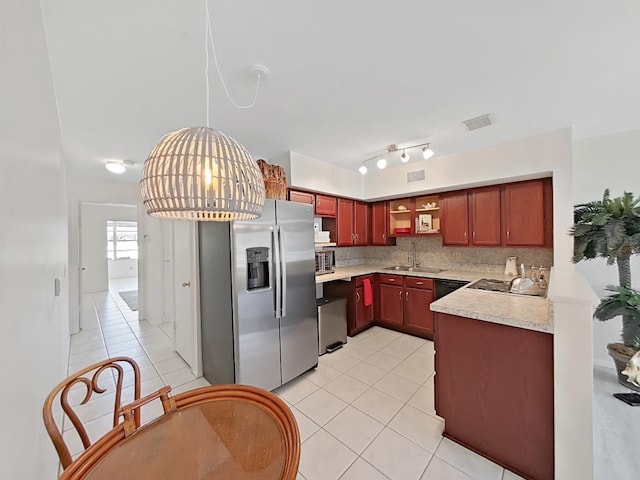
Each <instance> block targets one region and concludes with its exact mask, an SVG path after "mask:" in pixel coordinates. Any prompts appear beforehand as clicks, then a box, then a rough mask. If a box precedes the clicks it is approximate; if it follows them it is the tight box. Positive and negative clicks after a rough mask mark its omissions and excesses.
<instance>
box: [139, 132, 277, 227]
mask: <svg viewBox="0 0 640 480" xmlns="http://www.w3.org/2000/svg"><path fill="white" fill-rule="evenodd" d="M140 187H141V190H142V200H143V203H144V205H145V207H146V208H147V213H148V214H149V215H151V216H154V217H159V218H168V219H173V220H202V221H208V220H214V221H231V220H249V219H252V218H256V217H259V216H260V215H262V207H263V206H264V198H265V190H264V181H263V179H262V174H261V172H260V169H259V168H258V165H257V163H256V162H255V161H254V160H253V158H252V157H251V154H249V152H248V151H247V149H246V148H245V147H244V146H242V145H241V144H239V143H238V142H236V141H235V140H234V139H233V138H231V137H228V136H227V135H225V134H224V133H222V132H219V131H217V130H214V129H211V128H206V127H193V128H183V129H182V130H178V131H175V132H171V133H168V134H167V135H165V136H164V137H162V138H161V139H160V141H159V142H158V144H157V145H156V146H155V147H154V149H153V150H152V151H151V153H150V154H149V158H147V160H146V161H145V163H144V168H143V172H142V180H141V181H140Z"/></svg>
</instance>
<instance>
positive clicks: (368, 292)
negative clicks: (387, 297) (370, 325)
mask: <svg viewBox="0 0 640 480" xmlns="http://www.w3.org/2000/svg"><path fill="white" fill-rule="evenodd" d="M362 286H363V287H364V306H365V307H368V306H369V305H371V304H372V303H373V289H372V288H371V280H369V279H368V278H363V279H362Z"/></svg>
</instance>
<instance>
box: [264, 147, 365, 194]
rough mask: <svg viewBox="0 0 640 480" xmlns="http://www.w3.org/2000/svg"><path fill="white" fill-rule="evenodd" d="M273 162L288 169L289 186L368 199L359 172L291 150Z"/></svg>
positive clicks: (273, 159) (275, 158)
mask: <svg viewBox="0 0 640 480" xmlns="http://www.w3.org/2000/svg"><path fill="white" fill-rule="evenodd" d="M269 162H270V163H274V164H276V165H280V166H281V167H282V168H283V169H284V171H285V174H286V175H287V184H288V185H289V187H298V188H303V189H307V190H313V191H317V192H325V193H329V194H332V195H339V196H343V197H349V198H357V199H364V178H363V176H362V175H361V174H360V173H359V172H357V171H353V170H348V169H346V168H341V167H338V166H336V165H332V164H330V163H327V162H323V161H321V160H317V159H315V158H311V157H307V156H306V155H302V154H300V153H296V152H287V153H285V154H283V155H279V156H277V157H274V158H272V159H270V160H269Z"/></svg>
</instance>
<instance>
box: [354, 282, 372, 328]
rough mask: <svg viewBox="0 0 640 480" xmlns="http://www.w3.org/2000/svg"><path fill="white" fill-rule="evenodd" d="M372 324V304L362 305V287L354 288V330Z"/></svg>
mask: <svg viewBox="0 0 640 480" xmlns="http://www.w3.org/2000/svg"><path fill="white" fill-rule="evenodd" d="M372 322H373V303H372V304H371V305H366V306H365V304H364V287H356V328H362V327H366V326H367V325H369V324H370V323H372Z"/></svg>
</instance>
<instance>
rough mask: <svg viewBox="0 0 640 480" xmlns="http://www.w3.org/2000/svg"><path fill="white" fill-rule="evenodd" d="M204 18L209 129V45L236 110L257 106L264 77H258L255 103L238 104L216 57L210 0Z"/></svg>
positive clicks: (226, 92)
mask: <svg viewBox="0 0 640 480" xmlns="http://www.w3.org/2000/svg"><path fill="white" fill-rule="evenodd" d="M204 18H205V38H204V45H205V85H206V89H207V127H210V125H209V44H211V53H212V54H213V63H214V65H215V67H216V71H217V72H218V78H220V83H221V84H222V88H223V89H224V93H225V94H226V95H227V98H228V99H229V101H230V102H231V104H232V105H233V106H234V107H236V108H252V107H253V106H254V105H255V104H256V100H257V99H258V92H259V91H260V80H261V79H262V75H259V74H258V75H257V76H256V81H257V85H256V93H255V95H254V96H253V101H252V102H251V103H250V104H248V105H240V104H239V103H237V102H236V101H235V100H234V99H233V97H231V94H230V93H229V89H228V88H227V84H226V83H225V81H224V78H223V77H222V72H221V71H220V65H219V64H218V56H217V55H216V46H215V43H214V41H213V28H212V27H211V18H210V15H209V0H204Z"/></svg>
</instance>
